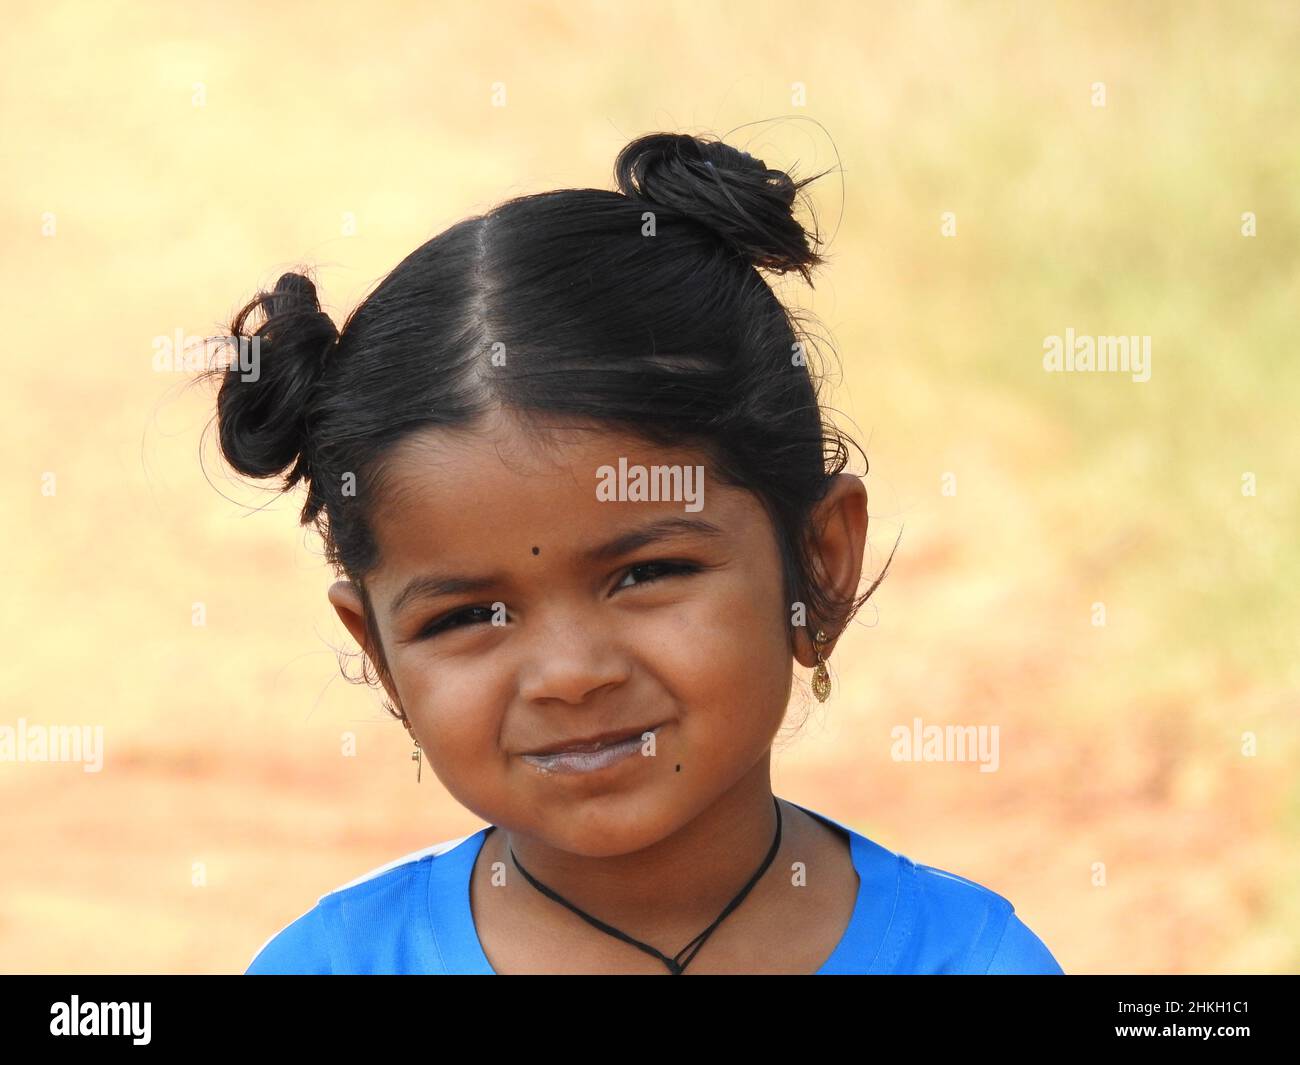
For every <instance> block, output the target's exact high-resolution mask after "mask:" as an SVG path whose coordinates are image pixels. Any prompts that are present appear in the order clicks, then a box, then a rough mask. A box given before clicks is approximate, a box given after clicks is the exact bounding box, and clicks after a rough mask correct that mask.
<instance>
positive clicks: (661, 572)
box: [618, 560, 700, 588]
mask: <svg viewBox="0 0 1300 1065" xmlns="http://www.w3.org/2000/svg"><path fill="white" fill-rule="evenodd" d="M646 570H648V571H649V572H650V573H651V576H649V577H647V578H646V579H645V580H640V581H637V582H636V584H624V583H623V582H622V581H620V582H619V584H618V587H619V588H635V587H637V585H642V584H652V583H654V582H655V581H658V580H663V578H664V577H677V576H685V575H686V574H689V573H698V572H699V571H700V567H699V566H698V565H696V564H695V563H694V562H675V561H669V560H659V561H655V562H638V563H637V564H636V565H635V566H631V567H629V569H628V570H627V573H626V574H625V575H624V577H623V580H627V578H628V577H630V576H632V575H633V574H634V573H637V572H638V571H646Z"/></svg>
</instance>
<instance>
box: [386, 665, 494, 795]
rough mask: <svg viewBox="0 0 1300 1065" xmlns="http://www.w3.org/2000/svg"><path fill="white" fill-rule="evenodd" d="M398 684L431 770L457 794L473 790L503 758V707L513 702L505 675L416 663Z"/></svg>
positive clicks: (485, 670) (398, 679)
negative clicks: (501, 741) (501, 752)
mask: <svg viewBox="0 0 1300 1065" xmlns="http://www.w3.org/2000/svg"><path fill="white" fill-rule="evenodd" d="M396 679H397V687H398V692H399V694H400V695H401V696H402V704H403V706H405V707H406V710H407V713H408V714H409V715H410V718H411V721H412V723H413V724H414V726H415V730H416V734H417V735H418V736H419V737H420V743H421V746H422V747H423V748H424V749H425V755H426V757H427V758H428V761H429V768H430V769H431V770H433V771H434V773H435V774H436V775H437V776H438V779H439V780H441V781H442V782H443V783H444V784H445V785H446V786H447V788H448V790H449V791H451V792H452V793H453V794H457V793H459V792H463V791H464V790H465V788H466V787H469V788H470V789H471V790H472V787H473V782H474V780H476V779H483V772H482V771H483V769H484V767H486V766H488V765H490V764H491V762H492V761H493V760H494V759H496V758H499V757H500V746H499V743H498V737H499V736H500V732H501V708H502V707H504V706H507V705H508V704H509V700H510V696H509V693H508V691H506V690H505V689H504V688H500V685H502V683H503V682H502V678H501V675H500V671H498V670H491V669H482V670H475V669H465V668H464V667H463V666H462V667H459V668H455V669H438V668H436V667H429V666H425V667H423V668H421V667H420V666H419V665H416V664H412V665H410V666H408V668H407V669H406V671H405V676H403V675H400V674H399V675H398V677H397V678H396ZM494 683H495V684H496V685H497V686H498V687H496V688H494V687H493V685H494Z"/></svg>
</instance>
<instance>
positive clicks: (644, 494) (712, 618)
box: [212, 134, 1061, 974]
mask: <svg viewBox="0 0 1300 1065" xmlns="http://www.w3.org/2000/svg"><path fill="white" fill-rule="evenodd" d="M615 174H616V178H617V184H618V190H619V191H617V192H610V191H602V190H597V189H562V190H557V191H552V192H546V193H540V194H537V195H533V196H524V197H520V198H517V199H513V200H510V201H508V202H505V203H502V204H501V205H499V206H498V207H496V208H495V209H494V210H492V211H490V212H489V213H487V214H486V215H483V216H479V217H473V218H469V219H466V220H465V221H462V222H460V223H458V224H457V225H454V226H452V227H451V228H450V229H448V230H447V231H446V232H444V233H442V234H441V235H440V236H438V237H436V238H434V239H433V240H430V241H429V242H427V243H426V244H424V245H423V246H421V247H420V248H418V249H417V250H416V251H415V252H413V253H412V254H411V255H409V256H408V257H407V258H406V259H405V260H403V261H402V262H401V263H400V264H399V265H398V266H397V267H396V269H394V270H393V271H392V273H391V274H389V275H388V277H387V278H386V279H385V280H384V281H383V282H382V283H381V284H380V285H379V286H378V287H377V288H376V289H375V291H374V292H373V293H372V294H371V295H370V296H369V297H368V298H367V299H366V300H365V301H364V302H363V303H362V304H361V305H360V306H359V307H357V308H356V309H355V310H354V311H353V313H352V314H351V315H350V316H349V317H348V319H347V321H346V322H345V324H344V326H343V329H342V331H336V329H335V326H334V324H333V322H332V321H331V320H330V318H329V317H328V316H327V315H326V314H324V313H323V312H322V311H321V309H320V306H319V304H318V302H317V298H316V290H315V288H314V286H313V285H312V283H311V281H309V280H308V279H307V278H306V277H303V276H301V275H299V274H295V273H289V274H285V275H284V276H283V277H281V278H280V279H279V282H278V283H277V284H276V286H275V289H274V291H272V292H269V293H268V292H262V293H259V294H258V295H257V296H256V297H255V298H254V299H253V300H252V301H250V302H249V304H248V305H247V306H245V307H244V308H243V309H242V310H241V311H240V312H239V313H238V315H237V316H236V318H235V321H234V323H233V326H232V340H238V341H239V342H240V344H241V351H242V352H243V353H244V354H245V355H246V356H251V364H250V361H249V359H247V358H246V359H245V363H244V365H242V366H235V365H232V366H230V367H229V368H221V369H218V370H215V371H212V372H213V373H217V374H219V375H220V380H221V389H220V393H219V396H218V399H217V421H218V424H219V430H220V434H219V435H220V446H221V450H222V453H223V455H224V456H225V458H226V460H227V461H228V462H229V463H230V464H231V466H232V467H233V468H234V469H235V470H237V471H239V472H240V473H243V474H245V475H248V476H251V477H272V476H274V475H277V474H281V473H283V474H285V479H284V482H283V488H284V490H288V489H289V488H291V487H293V486H294V485H295V484H297V483H298V482H299V481H302V482H304V483H305V485H306V486H307V499H306V503H305V506H304V508H303V511H302V516H301V520H302V522H303V523H304V524H307V523H314V525H315V527H316V528H317V530H318V531H319V532H320V533H321V535H322V538H323V539H324V543H325V547H326V557H327V558H328V560H329V561H330V562H331V563H332V564H333V565H334V567H335V568H336V572H337V574H338V576H339V577H340V578H343V579H340V580H339V582H338V583H336V584H335V585H334V586H333V587H332V588H331V589H330V592H329V598H330V602H331V603H332V604H333V606H334V608H335V609H336V610H337V612H338V615H339V617H340V618H341V619H342V621H343V623H344V625H345V626H346V627H347V628H348V630H349V631H350V632H351V633H352V635H353V636H354V637H355V639H356V640H357V642H358V644H359V645H360V646H361V648H362V649H363V650H364V652H365V655H366V658H367V660H368V662H369V663H371V664H373V666H374V668H375V671H376V673H377V675H378V679H379V680H380V682H381V683H382V684H383V687H384V689H385V690H386V692H387V694H388V696H389V698H390V700H391V705H389V707H388V708H389V710H390V712H392V713H393V714H394V716H395V717H397V718H398V719H399V720H400V721H401V722H402V724H403V725H404V726H405V728H406V729H407V731H408V732H409V733H410V736H411V739H412V742H413V744H414V749H413V751H412V758H413V759H415V761H416V766H415V767H414V770H415V774H416V780H417V781H418V780H419V779H420V771H421V760H422V758H427V759H428V762H429V766H430V769H431V770H432V771H433V773H434V774H435V775H436V776H437V778H438V779H439V780H440V781H441V782H442V784H443V785H444V786H445V787H446V788H447V790H448V791H450V792H451V794H452V795H453V796H455V798H456V799H457V800H458V801H459V802H460V803H462V804H463V805H464V806H465V807H467V808H468V809H470V810H472V811H473V812H474V813H475V814H476V815H478V816H479V817H480V818H482V819H483V820H484V821H485V822H487V824H486V826H485V827H484V828H482V829H480V830H479V831H477V832H474V833H473V834H471V835H468V836H465V837H463V838H461V839H455V840H450V841H447V842H443V843H438V844H436V845H434V846H431V847H428V848H425V849H424V850H420V851H416V852H414V853H412V854H408V855H406V856H404V857H401V858H398V859H397V860H395V861H393V862H390V863H388V864H387V865H384V866H381V867H380V868H378V869H375V870H373V871H371V872H369V873H367V874H365V875H364V876H361V877H360V878H358V879H356V880H353V881H352V882H350V883H348V884H345V885H343V886H342V887H340V888H338V889H337V890H334V891H331V892H329V893H328V894H326V895H323V896H321V898H320V899H319V901H318V902H317V903H316V905H315V906H313V907H312V908H311V909H310V910H308V911H307V912H306V913H305V914H303V915H302V916H301V917H299V918H298V919H297V920H295V921H293V922H292V923H291V924H289V925H288V926H287V927H285V928H284V929H282V930H281V931H280V932H278V933H276V934H275V935H273V936H272V937H271V938H270V939H269V940H267V942H266V943H265V944H264V945H263V947H262V948H261V949H260V950H259V951H258V952H257V953H256V955H255V957H254V958H253V959H252V962H251V964H250V965H249V967H248V969H247V971H248V973H484V974H491V973H499V974H504V973H628V974H638V973H640V974H654V973H671V974H681V973H689V974H705V973H715V974H718V973H786V974H796V973H807V974H814V973H819V974H820V973H825V974H831V973H836V974H839V973H1060V972H1061V969H1060V967H1059V966H1058V965H1057V963H1056V962H1055V960H1054V959H1053V957H1052V955H1051V954H1050V953H1049V952H1048V950H1047V948H1046V947H1045V946H1044V945H1043V943H1042V942H1041V941H1040V940H1039V939H1038V938H1037V937H1036V936H1035V935H1034V933H1033V932H1031V931H1030V930H1029V929H1028V928H1027V927H1026V926H1025V925H1024V924H1023V923H1022V922H1021V921H1020V919H1019V918H1018V917H1017V916H1016V915H1015V914H1014V913H1013V912H1012V905H1011V903H1010V902H1008V901H1007V900H1006V899H1004V898H1003V897H1001V896H1000V895H998V894H996V893H994V892H993V891H990V890H988V889H987V888H984V887H982V886H980V885H979V884H976V883H973V882H971V881H969V880H966V879H964V878H962V877H960V876H955V875H953V874H951V873H947V872H943V871H941V870H938V869H934V868H930V867H929V866H925V865H920V864H917V863H916V862H914V861H912V860H911V859H909V858H907V857H906V856H904V855H901V854H897V853H893V852H891V851H889V850H887V849H886V848H884V847H882V846H880V845H879V844H877V843H874V842H872V841H871V840H870V839H867V838H866V837H864V836H862V835H860V834H859V833H857V832H855V831H854V830H853V829H851V828H849V827H848V826H847V825H845V824H842V823H841V822H840V821H838V820H836V819H835V818H833V817H830V816H827V815H824V814H821V813H817V812H815V811H813V810H810V809H807V808H805V807H803V806H801V805H799V804H798V803H794V802H791V801H789V800H786V799H780V798H777V797H776V796H774V795H773V794H772V787H771V779H770V758H771V747H772V741H773V739H774V737H775V735H776V733H777V731H778V729H779V728H780V726H781V723H782V721H783V719H784V716H785V713H786V709H787V702H788V700H789V697H790V692H791V684H792V669H791V662H792V659H793V660H795V661H797V662H798V663H799V664H800V665H802V666H806V667H813V668H814V676H813V690H814V693H815V694H816V696H817V697H818V698H819V699H822V700H824V699H825V698H826V696H827V694H828V692H829V690H830V680H829V675H828V673H827V670H826V664H825V663H826V660H827V658H828V657H829V656H830V653H831V651H832V649H833V648H834V646H835V642H836V640H837V638H838V636H839V635H840V633H842V632H843V631H844V628H845V626H846V625H847V624H848V623H849V621H850V620H851V619H852V617H853V616H854V614H855V613H856V612H857V610H858V608H859V607H861V605H862V603H863V602H865V601H866V599H867V598H868V597H869V596H870V595H871V593H872V591H874V590H875V587H876V585H877V584H879V582H880V579H881V578H877V580H876V581H875V582H874V583H873V584H872V585H871V587H870V588H869V589H868V590H867V592H866V593H865V594H864V595H861V596H858V595H856V593H857V589H858V586H859V581H860V578H861V576H862V563H863V553H864V549H865V544H866V535H867V495H866V490H865V488H864V487H863V483H862V481H861V480H860V479H859V478H858V477H856V476H853V475H851V474H846V473H843V472H841V471H842V470H843V468H844V466H845V464H846V461H847V446H846V445H847V444H848V443H852V441H850V440H848V439H847V438H846V437H844V436H842V435H841V434H840V432H839V430H837V429H836V428H835V426H834V425H833V424H832V423H831V422H830V421H829V419H827V418H824V416H823V413H822V410H821V408H820V406H819V402H818V392H819V387H820V379H819V378H815V377H814V376H813V375H812V374H811V373H810V370H809V365H808V358H807V354H808V350H807V348H806V347H805V345H804V343H803V341H801V340H800V334H797V333H796V331H795V327H794V317H793V315H792V314H791V313H790V312H788V311H787V310H786V308H785V307H784V306H783V305H782V304H781V302H780V301H779V300H778V299H777V298H776V296H775V295H774V294H773V291H772V289H771V288H770V287H769V285H768V283H767V281H765V280H764V278H763V277H762V275H760V273H759V270H766V271H771V272H774V273H785V272H787V271H791V270H794V271H798V272H799V273H800V274H801V275H802V277H803V279H804V280H805V281H809V282H810V271H811V268H812V267H814V266H816V265H818V264H820V263H821V262H822V258H821V256H820V255H818V254H817V252H816V251H815V250H813V247H814V246H815V245H817V244H819V243H820V241H819V239H818V238H817V237H816V236H815V235H814V236H813V237H812V238H811V245H810V238H809V235H808V234H807V233H805V231H804V229H803V227H802V226H801V225H800V224H799V222H797V221H796V220H795V218H794V214H793V209H794V205H795V200H796V195H797V194H798V192H799V190H800V189H801V188H802V186H804V185H805V184H807V183H808V181H811V180H814V178H807V179H804V180H801V181H795V180H793V179H792V178H791V177H790V175H788V174H786V173H784V172H782V171H780V170H774V169H771V168H769V167H767V166H766V165H765V164H764V163H763V162H762V161H760V160H758V159H755V158H753V157H751V156H750V155H748V154H747V153H744V152H741V151H739V150H737V149H735V148H733V147H730V146H728V145H727V144H725V143H722V142H720V141H717V140H714V139H711V138H704V137H699V138H697V137H690V136H683V135H673V134H653V135H650V136H645V137H641V138H639V139H637V140H635V141H633V142H632V143H631V144H629V145H627V147H625V148H624V149H623V151H622V153H621V154H620V155H619V157H618V160H617V162H616V164H615ZM818 176H820V175H818ZM257 311H260V312H261V313H262V315H263V316H264V320H263V321H262V323H261V324H260V326H259V327H258V328H257V329H256V331H255V332H251V333H250V332H248V331H246V328H245V326H246V323H247V322H248V319H249V317H250V315H252V314H253V313H254V312H257ZM250 371H251V372H250ZM891 559H892V554H891ZM885 568H886V570H887V569H888V562H887V563H886V567H885ZM883 575H884V574H883V572H882V574H881V577H882V578H883Z"/></svg>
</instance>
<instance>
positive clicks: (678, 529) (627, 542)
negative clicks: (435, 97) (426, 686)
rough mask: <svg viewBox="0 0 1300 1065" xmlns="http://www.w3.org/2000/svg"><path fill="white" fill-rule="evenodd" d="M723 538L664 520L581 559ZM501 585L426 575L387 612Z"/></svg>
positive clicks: (485, 579)
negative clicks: (698, 538) (668, 543)
mask: <svg viewBox="0 0 1300 1065" xmlns="http://www.w3.org/2000/svg"><path fill="white" fill-rule="evenodd" d="M723 535H724V533H723V531H722V530H721V529H720V528H718V526H716V525H714V524H713V523H712V522H708V521H704V520H703V519H701V518H663V519H661V520H660V521H654V522H651V523H650V524H649V525H645V526H642V527H641V528H639V529H632V530H631V531H629V532H625V533H622V534H620V535H619V536H616V537H614V539H612V540H610V541H608V542H606V543H603V544H600V545H598V546H596V547H593V548H590V549H588V550H587V551H584V552H583V553H582V556H581V557H582V559H583V561H585V562H592V563H599V562H608V561H610V560H611V559H615V558H619V557H621V556H623V555H627V554H631V553H632V552H633V551H636V550H637V549H638V548H641V547H645V546H646V545H647V544H652V543H656V542H658V541H660V540H667V539H671V538H673V537H681V536H710V537H720V536H723ZM500 583H502V579H501V578H500V577H499V576H497V575H488V576H482V577H459V576H443V575H440V574H436V573H428V574H423V575H421V576H418V577H412V578H411V579H410V580H409V581H407V583H406V586H405V587H403V588H402V590H401V591H400V592H398V593H397V596H396V598H395V599H394V600H393V603H392V606H390V607H389V608H388V613H389V616H395V615H397V614H398V613H400V612H401V610H402V608H403V607H405V606H407V605H408V604H409V603H412V602H415V601H416V600H420V599H436V598H438V597H440V596H445V595H468V594H470V593H472V592H481V591H484V590H486V589H488V588H490V587H492V586H493V585H496V584H500Z"/></svg>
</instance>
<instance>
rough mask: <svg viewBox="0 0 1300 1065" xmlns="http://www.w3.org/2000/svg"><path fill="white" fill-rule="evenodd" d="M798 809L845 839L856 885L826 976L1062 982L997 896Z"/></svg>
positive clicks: (1041, 948)
mask: <svg viewBox="0 0 1300 1065" xmlns="http://www.w3.org/2000/svg"><path fill="white" fill-rule="evenodd" d="M796 805H797V804H796ZM802 809H804V810H805V811H806V812H808V813H810V814H812V815H813V816H814V817H818V818H820V819H822V820H823V821H825V822H827V823H829V824H831V825H833V826H835V827H837V828H839V829H840V830H841V831H843V832H844V833H845V834H847V835H848V837H849V841H850V847H851V849H852V854H853V864H854V868H855V869H856V870H857V873H858V880H859V900H858V905H857V908H856V910H855V913H854V918H853V921H852V923H851V925H850V927H849V929H848V931H847V932H846V935H845V940H844V944H843V949H842V950H841V949H837V951H836V954H835V955H833V956H832V962H830V963H828V966H827V968H826V969H825V970H824V971H826V972H870V973H892V974H904V973H906V974H920V973H929V974H959V973H960V974H1002V973H1039V974H1048V973H1051V974H1055V975H1063V972H1062V969H1061V967H1060V965H1059V964H1057V961H1056V959H1055V958H1054V957H1052V953H1051V951H1049V950H1048V949H1047V947H1046V946H1045V945H1044V943H1043V942H1042V940H1040V939H1039V938H1038V937H1037V936H1036V935H1035V934H1034V933H1033V932H1032V931H1030V930H1029V928H1028V927H1027V926H1026V925H1025V924H1024V922H1023V921H1021V919H1020V918H1019V917H1018V916H1016V913H1015V907H1014V906H1012V905H1011V903H1010V902H1009V901H1008V900H1007V899H1005V898H1003V896H1001V895H999V894H998V893H997V892H996V891H993V890H991V889H990V888H987V887H985V886H984V885H983V884H978V883H976V882H975V881H973V880H969V879H967V878H966V877H964V876H959V875H958V874H956V873H950V872H948V871H947V870H945V869H937V868H935V867H934V866H931V865H924V864H922V863H920V862H916V861H913V860H912V859H911V858H909V857H908V856H907V855H905V854H901V853H899V852H897V851H893V850H890V849H889V848H888V847H884V846H882V845H881V844H879V843H877V842H876V841H875V840H872V839H869V838H868V837H866V836H864V835H863V834H862V833H860V832H858V831H856V830H855V829H853V828H852V827H851V826H849V825H847V824H845V823H844V822H842V821H839V820H837V819H835V818H833V817H830V816H828V815H826V814H822V813H817V812H816V811H814V810H809V809H808V808H807V807H802Z"/></svg>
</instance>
